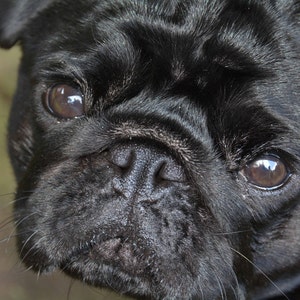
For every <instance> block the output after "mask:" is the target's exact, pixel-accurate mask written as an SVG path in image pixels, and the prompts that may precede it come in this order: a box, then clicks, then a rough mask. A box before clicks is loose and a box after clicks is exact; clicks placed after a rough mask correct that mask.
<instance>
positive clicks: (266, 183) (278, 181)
mask: <svg viewBox="0 0 300 300" xmlns="http://www.w3.org/2000/svg"><path fill="white" fill-rule="evenodd" d="M242 174H243V175H244V177H245V178H246V179H247V181H248V182H249V183H251V184H253V185H255V186H256V187H258V188H261V189H265V190H272V189H276V188H279V187H281V186H283V185H284V184H285V183H286V181H287V179H288V178H289V176H290V173H289V171H288V168H287V166H286V165H285V163H284V162H283V161H282V160H281V159H280V158H278V157H277V156H273V155H265V156H261V157H259V158H257V159H256V160H253V161H252V162H251V163H249V164H248V165H247V166H245V167H244V168H243V169H242Z"/></svg>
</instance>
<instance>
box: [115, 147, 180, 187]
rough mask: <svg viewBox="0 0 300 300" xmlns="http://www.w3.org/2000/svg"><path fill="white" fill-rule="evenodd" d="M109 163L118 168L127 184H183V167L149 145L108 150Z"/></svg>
mask: <svg viewBox="0 0 300 300" xmlns="http://www.w3.org/2000/svg"><path fill="white" fill-rule="evenodd" d="M110 162H111V163H112V164H113V165H114V166H116V167H118V169H119V172H121V176H122V177H123V178H126V181H127V183H128V184H134V185H136V184H137V183H138V182H139V183H140V182H143V183H144V184H146V185H152V186H153V185H156V184H159V183H162V182H184V181H186V175H185V172H184V169H183V167H182V166H181V165H180V164H179V162H178V161H177V159H176V158H175V157H173V156H172V155H171V154H169V153H167V151H164V150H162V149H160V148H159V147H154V146H151V145H143V144H122V145H117V146H115V147H114V148H113V149H111V150H110Z"/></svg>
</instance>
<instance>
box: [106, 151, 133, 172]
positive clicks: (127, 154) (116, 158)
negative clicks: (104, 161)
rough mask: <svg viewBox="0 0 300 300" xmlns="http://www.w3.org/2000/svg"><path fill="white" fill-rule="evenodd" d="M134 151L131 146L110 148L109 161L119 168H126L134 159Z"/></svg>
mask: <svg viewBox="0 0 300 300" xmlns="http://www.w3.org/2000/svg"><path fill="white" fill-rule="evenodd" d="M134 157H135V153H134V151H133V150H132V149H131V148H128V147H121V148H118V147H117V148H115V149H112V150H111V153H110V159H109V160H110V162H111V163H113V164H114V165H116V166H117V167H119V168H121V169H128V168H129V167H130V166H131V165H132V164H133V161H134Z"/></svg>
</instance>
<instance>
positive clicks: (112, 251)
mask: <svg viewBox="0 0 300 300" xmlns="http://www.w3.org/2000/svg"><path fill="white" fill-rule="evenodd" d="M153 256H154V255H153V252H152V251H150V250H148V249H146V248H142V249H141V248H140V247H138V246H137V244H136V243H134V242H133V241H131V240H130V239H129V238H123V237H120V236H117V237H112V238H107V239H98V238H95V237H93V238H92V239H91V240H90V241H88V242H85V243H82V244H81V245H80V246H79V247H78V248H76V249H75V250H73V251H72V252H71V254H69V255H68V257H67V258H66V259H65V260H64V261H63V262H62V263H61V267H60V268H61V269H62V270H65V269H66V268H70V267H71V266H72V265H73V264H75V263H76V264H77V263H80V264H88V263H89V262H92V263H94V264H96V265H98V266H103V265H106V266H111V267H113V268H116V269H119V270H120V271H122V272H123V273H126V274H128V275H131V276H140V275H143V276H146V275H148V276H149V273H150V269H151V262H152V259H153Z"/></svg>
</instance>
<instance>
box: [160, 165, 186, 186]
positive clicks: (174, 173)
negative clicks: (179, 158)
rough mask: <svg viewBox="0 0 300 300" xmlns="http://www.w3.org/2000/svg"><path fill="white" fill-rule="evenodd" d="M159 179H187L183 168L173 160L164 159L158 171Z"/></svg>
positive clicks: (181, 180)
mask: <svg viewBox="0 0 300 300" xmlns="http://www.w3.org/2000/svg"><path fill="white" fill-rule="evenodd" d="M156 177H157V179H160V180H166V181H178V182H183V181H186V176H185V172H184V170H183V168H182V167H181V166H180V165H178V164H177V163H176V162H173V161H172V160H169V161H164V162H163V163H162V165H161V167H160V168H159V170H158V172H157V173H156Z"/></svg>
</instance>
